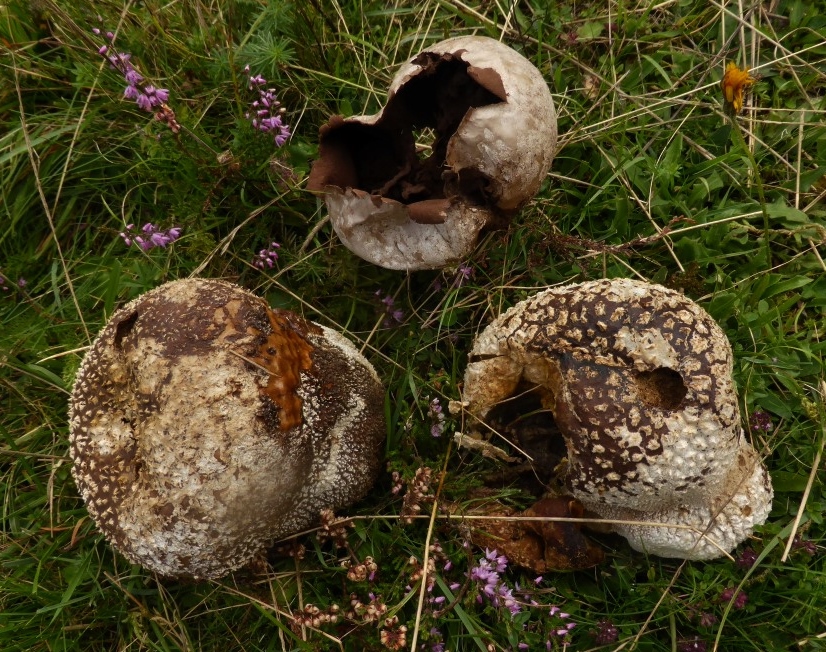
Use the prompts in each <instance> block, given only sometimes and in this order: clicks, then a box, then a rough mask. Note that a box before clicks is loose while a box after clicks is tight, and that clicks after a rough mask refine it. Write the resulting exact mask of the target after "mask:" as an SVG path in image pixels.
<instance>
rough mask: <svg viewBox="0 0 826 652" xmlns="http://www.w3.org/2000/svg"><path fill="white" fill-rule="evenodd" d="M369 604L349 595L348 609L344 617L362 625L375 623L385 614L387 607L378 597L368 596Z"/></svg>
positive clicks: (354, 595) (353, 594)
mask: <svg viewBox="0 0 826 652" xmlns="http://www.w3.org/2000/svg"><path fill="white" fill-rule="evenodd" d="M369 599H370V602H368V603H367V604H365V603H364V602H362V601H361V600H360V599H359V597H358V595H356V594H355V593H352V594H351V595H350V609H349V610H348V611H347V613H346V614H345V616H346V617H347V619H348V620H352V621H354V622H361V623H362V624H369V623H377V622H379V620H381V619H382V618H383V617H384V614H386V613H387V605H386V604H384V601H383V600H382V598H381V597H380V596H375V595H373V594H372V593H371V594H370V597H369Z"/></svg>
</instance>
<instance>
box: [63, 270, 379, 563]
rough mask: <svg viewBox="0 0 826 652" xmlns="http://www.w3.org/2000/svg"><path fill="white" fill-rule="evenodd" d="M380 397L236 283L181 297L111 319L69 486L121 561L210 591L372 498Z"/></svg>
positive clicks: (75, 393) (173, 288)
mask: <svg viewBox="0 0 826 652" xmlns="http://www.w3.org/2000/svg"><path fill="white" fill-rule="evenodd" d="M383 397H384V391H383V389H382V386H381V384H380V382H379V380H378V377H377V376H376V373H375V371H374V370H373V368H372V367H371V366H370V364H369V363H368V362H367V361H366V360H365V359H364V358H363V357H362V356H361V354H359V353H358V351H357V350H356V349H355V347H353V345H352V344H351V343H350V342H349V341H348V340H346V339H345V338H344V337H342V336H341V335H339V334H338V333H335V332H334V331H331V330H329V329H327V328H324V327H323V326H319V325H316V324H313V323H311V322H308V321H306V320H304V319H302V318H301V317H299V316H297V315H295V314H293V313H291V312H288V311H285V310H276V309H271V308H269V307H268V306H267V304H266V303H265V302H264V301H263V300H262V299H260V298H258V297H256V296H255V295H253V294H251V293H249V292H247V291H246V290H243V289H242V288H240V287H238V286H235V285H232V284H230V283H226V282H223V281H215V280H205V279H188V280H181V281H175V282H172V283H167V284H165V285H162V286H161V287H159V288H157V289H155V290H152V291H151V292H148V293H146V294H144V295H142V296H140V297H138V298H137V299H135V300H134V301H132V302H131V303H129V304H128V305H127V306H125V307H124V308H122V309H121V310H119V311H117V312H116V313H115V314H114V315H113V317H112V318H111V320H110V321H109V323H108V324H107V325H106V327H105V328H104V329H103V331H102V332H101V333H100V335H99V336H98V337H97V339H96V340H95V342H94V343H93V345H92V348H91V350H90V351H89V353H88V354H87V355H86V358H85V359H84V361H83V365H82V366H81V369H80V371H79V373H78V376H77V379H76V381H75V385H74V389H73V390H72V397H71V405H70V427H71V432H70V453H71V457H72V460H73V462H74V467H73V474H74V477H75V481H76V482H77V485H78V488H79V490H80V493H81V495H82V497H83V499H84V501H85V502H86V505H87V507H88V509H89V513H90V514H91V515H92V517H93V518H94V519H95V521H96V522H97V524H98V526H99V527H100V529H101V530H102V531H103V533H104V535H105V536H106V538H107V539H108V540H109V541H110V542H111V543H112V544H113V545H114V546H115V548H117V549H118V550H119V551H120V552H121V553H123V554H124V555H125V556H126V557H127V558H128V559H129V560H130V561H132V562H134V563H139V564H141V565H143V566H145V567H146V568H148V569H149V570H152V571H155V572H157V573H159V574H161V575H166V576H171V577H191V578H194V579H211V578H218V577H221V576H222V575H225V574H226V573H228V572H230V571H232V570H235V569H237V568H239V567H241V566H243V565H244V564H246V563H247V562H248V561H250V560H251V559H252V558H253V557H254V556H255V555H256V554H257V553H258V552H260V551H261V550H262V549H263V548H264V547H265V546H266V545H268V544H269V543H270V542H272V541H273V540H274V539H277V538H278V537H282V536H284V535H287V534H290V533H294V532H297V531H299V530H301V529H302V528H305V527H307V526H310V525H312V524H313V523H314V522H315V521H316V520H317V518H318V515H319V512H320V511H321V510H322V509H326V508H329V509H337V508H340V507H343V506H346V505H348V504H350V503H351V502H353V501H355V500H357V499H358V498H360V497H361V496H362V495H364V494H365V493H366V492H367V490H368V489H369V487H370V486H371V484H372V482H373V479H374V478H375V474H376V473H377V471H378V465H379V448H380V445H381V442H382V439H383V436H384V417H383V413H384V412H383Z"/></svg>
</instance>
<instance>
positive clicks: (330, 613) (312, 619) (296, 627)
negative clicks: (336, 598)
mask: <svg viewBox="0 0 826 652" xmlns="http://www.w3.org/2000/svg"><path fill="white" fill-rule="evenodd" d="M340 610H341V609H340V608H339V606H338V605H337V604H331V605H330V606H329V607H327V609H325V610H323V611H322V610H321V609H319V608H318V607H316V606H315V605H313V604H307V605H304V608H303V609H298V610H296V611H293V612H292V620H293V622H292V629H293V631H294V632H296V633H298V632H300V631H301V627H314V628H315V629H318V628H319V627H321V626H323V625H327V624H334V623H335V622H337V621H338V615H339V611H340Z"/></svg>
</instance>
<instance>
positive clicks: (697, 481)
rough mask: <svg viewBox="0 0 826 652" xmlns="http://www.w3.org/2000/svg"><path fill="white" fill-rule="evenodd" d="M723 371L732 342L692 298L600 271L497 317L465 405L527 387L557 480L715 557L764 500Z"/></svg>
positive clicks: (672, 546) (695, 552) (475, 362)
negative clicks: (552, 452)
mask: <svg viewBox="0 0 826 652" xmlns="http://www.w3.org/2000/svg"><path fill="white" fill-rule="evenodd" d="M731 370H732V353H731V346H730V344H729V342H728V340H727V339H726V337H725V334H724V333H723V332H722V330H721V329H720V327H719V326H718V325H717V324H716V323H715V322H714V320H713V319H712V318H711V317H710V316H709V315H708V313H706V312H705V311H704V310H703V309H702V308H701V307H700V306H698V305H697V304H695V303H694V302H692V301H691V300H689V299H687V298H686V297H685V296H683V295H682V294H680V293H678V292H675V291H672V290H669V289H667V288H664V287H662V286H659V285H653V284H649V283H643V282H639V281H633V280H625V279H615V280H600V281H593V282H587V283H582V284H575V285H569V286H565V287H559V288H552V289H550V290H546V291H544V292H541V293H539V294H537V295H534V296H533V297H531V298H529V299H527V300H525V301H522V302H521V303H519V304H517V305H516V306H514V307H513V308H511V309H510V310H508V311H506V312H505V313H503V314H502V315H501V316H500V317H499V318H497V319H496V320H495V321H494V322H493V323H491V324H490V325H489V326H488V327H487V328H486V329H485V330H484V331H483V332H482V333H481V334H480V335H479V337H478V338H477V340H476V342H475V344H474V347H473V350H472V352H471V354H470V358H469V363H468V367H467V370H466V373H465V384H464V395H463V399H464V403H463V405H464V407H465V409H467V410H468V411H469V412H470V413H471V414H472V415H474V416H476V417H478V418H479V419H481V420H485V419H486V417H489V415H491V413H492V411H493V410H500V409H507V402H508V400H509V399H514V398H517V397H519V398H522V397H524V395H525V394H530V395H532V396H533V397H534V409H535V410H536V411H543V410H544V412H545V414H546V415H547V418H548V419H551V420H552V421H553V422H555V423H554V424H553V426H554V428H557V429H558V430H559V432H560V434H561V435H562V437H563V438H564V440H565V446H566V453H567V472H566V477H565V483H566V484H567V486H568V489H569V490H570V491H571V493H572V495H573V496H574V497H575V498H576V499H577V500H579V501H580V502H581V503H582V505H583V506H584V507H585V508H586V509H587V510H589V511H591V512H594V513H596V514H598V515H599V516H600V517H601V518H603V519H607V520H609V521H610V520H616V521H623V523H614V524H610V523H608V525H609V527H610V528H611V529H613V530H614V531H615V532H617V533H619V534H621V535H623V536H624V537H626V538H627V539H628V541H629V543H630V544H631V546H632V547H633V548H635V549H636V550H639V551H643V552H647V553H650V554H654V555H659V556H662V557H676V558H682V559H711V558H714V557H719V556H721V555H724V554H726V553H727V552H728V551H730V550H732V549H733V548H734V547H735V546H736V545H737V544H738V543H740V542H741V541H743V540H744V539H745V538H746V537H748V536H749V535H750V534H751V532H752V529H753V527H754V526H755V525H759V524H762V523H763V522H765V520H766V518H767V517H768V514H769V510H770V508H771V501H772V488H771V482H770V478H769V475H768V473H767V471H766V468H765V467H764V466H763V464H762V461H761V459H760V457H759V455H758V454H757V452H756V451H755V450H754V449H753V448H752V447H751V445H750V444H749V443H748V442H747V441H746V439H745V436H744V434H743V430H742V428H741V425H740V413H739V409H738V405H737V395H736V393H735V388H734V384H733V381H732V377H731ZM517 418H519V415H514V416H513V418H512V419H511V420H513V419H517ZM646 523H650V525H647V524H646Z"/></svg>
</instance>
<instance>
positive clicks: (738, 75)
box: [720, 61, 757, 113]
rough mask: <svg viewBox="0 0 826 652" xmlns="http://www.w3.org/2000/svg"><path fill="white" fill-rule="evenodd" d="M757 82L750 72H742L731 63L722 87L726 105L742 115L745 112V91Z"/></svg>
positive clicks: (724, 76)
mask: <svg viewBox="0 0 826 652" xmlns="http://www.w3.org/2000/svg"><path fill="white" fill-rule="evenodd" d="M756 81H757V80H756V79H755V78H754V77H752V76H751V75H750V74H749V71H748V70H741V69H740V68H738V67H737V64H736V63H734V62H733V61H729V64H728V65H727V66H726V74H725V75H723V81H721V82H720V86H722V88H723V97H724V98H725V100H726V104H727V105H730V106H731V107H732V108H733V109H734V112H735V113H740V111H742V110H743V90H744V89H745V88H747V87H748V86H751V85H752V84H753V83H754V82H756Z"/></svg>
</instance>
